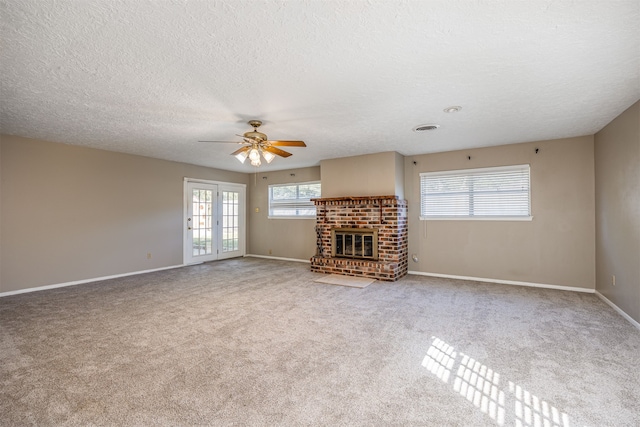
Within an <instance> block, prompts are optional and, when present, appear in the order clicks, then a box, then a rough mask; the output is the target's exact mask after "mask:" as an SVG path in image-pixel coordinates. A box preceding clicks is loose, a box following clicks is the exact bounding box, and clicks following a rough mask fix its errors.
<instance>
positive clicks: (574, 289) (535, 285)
mask: <svg viewBox="0 0 640 427" xmlns="http://www.w3.org/2000/svg"><path fill="white" fill-rule="evenodd" d="M408 273H409V274H415V275H418V276H431V277H443V278H445V279H460V280H471V281H474V282H486V283H500V284H502V285H514V286H527V287H530V288H546V289H557V290H560V291H572V292H586V293H589V294H592V293H594V292H595V290H594V289H587V288H577V287H573V286H559V285H547V284H545V283H533V282H518V281H515V280H500V279H485V278H483V277H469V276H454V275H451V274H439V273H423V272H422V271H409V272H408Z"/></svg>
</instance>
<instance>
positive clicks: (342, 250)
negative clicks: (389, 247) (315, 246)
mask: <svg viewBox="0 0 640 427" xmlns="http://www.w3.org/2000/svg"><path fill="white" fill-rule="evenodd" d="M331 256H333V257H339V258H359V259H372V260H377V259H378V229H375V228H334V229H333V230H331Z"/></svg>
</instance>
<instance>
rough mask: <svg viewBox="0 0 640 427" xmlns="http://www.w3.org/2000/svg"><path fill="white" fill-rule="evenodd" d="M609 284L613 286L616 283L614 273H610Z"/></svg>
mask: <svg viewBox="0 0 640 427" xmlns="http://www.w3.org/2000/svg"><path fill="white" fill-rule="evenodd" d="M611 285H612V286H615V285H616V275H615V274H612V275H611Z"/></svg>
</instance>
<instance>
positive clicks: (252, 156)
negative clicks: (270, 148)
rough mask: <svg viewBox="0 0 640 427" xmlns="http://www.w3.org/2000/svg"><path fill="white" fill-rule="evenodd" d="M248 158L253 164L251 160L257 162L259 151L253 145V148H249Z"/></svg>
mask: <svg viewBox="0 0 640 427" xmlns="http://www.w3.org/2000/svg"><path fill="white" fill-rule="evenodd" d="M249 159H250V160H251V164H252V165H253V162H259V161H260V152H259V151H258V149H257V148H256V147H255V146H254V147H253V148H251V150H249ZM254 166H255V165H254Z"/></svg>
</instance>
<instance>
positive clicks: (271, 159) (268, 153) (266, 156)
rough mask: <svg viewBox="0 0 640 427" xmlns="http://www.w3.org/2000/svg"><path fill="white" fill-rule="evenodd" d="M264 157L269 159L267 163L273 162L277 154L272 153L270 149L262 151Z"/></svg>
mask: <svg viewBox="0 0 640 427" xmlns="http://www.w3.org/2000/svg"><path fill="white" fill-rule="evenodd" d="M262 157H264V159H265V160H266V161H267V163H271V162H272V161H273V159H275V158H276V155H275V154H273V153H270V152H268V151H262Z"/></svg>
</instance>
